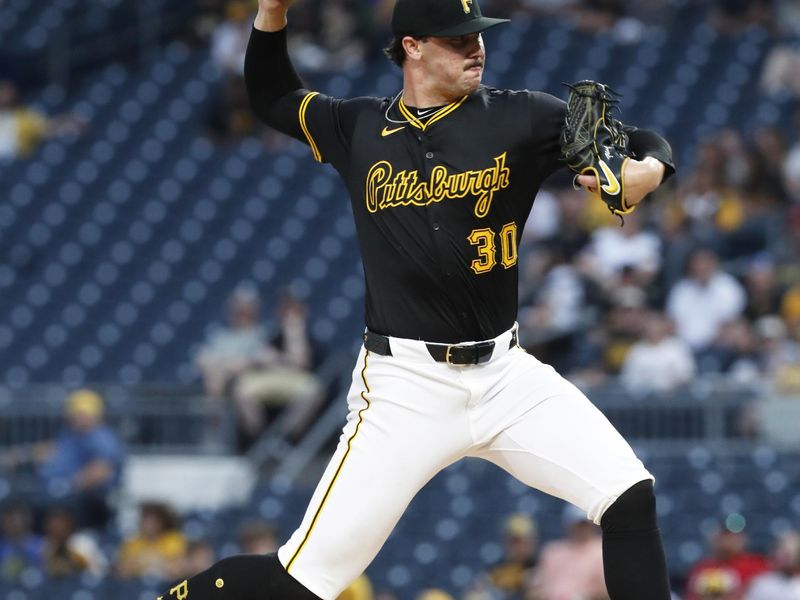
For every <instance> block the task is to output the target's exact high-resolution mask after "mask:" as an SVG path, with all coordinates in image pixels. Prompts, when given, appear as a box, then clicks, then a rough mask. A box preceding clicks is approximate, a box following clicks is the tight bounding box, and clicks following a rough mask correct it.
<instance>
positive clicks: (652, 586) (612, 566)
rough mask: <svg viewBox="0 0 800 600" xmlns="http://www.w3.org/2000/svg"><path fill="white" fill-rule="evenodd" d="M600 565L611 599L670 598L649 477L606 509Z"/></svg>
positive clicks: (665, 563) (652, 599)
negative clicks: (601, 565) (601, 563)
mask: <svg viewBox="0 0 800 600" xmlns="http://www.w3.org/2000/svg"><path fill="white" fill-rule="evenodd" d="M601 526H602V529H603V569H604V572H605V577H606V588H607V589H608V595H609V597H610V598H611V600H670V597H671V595H670V591H669V575H668V573H667V561H666V557H665V556H664V547H663V545H662V544H661V533H660V532H659V530H658V526H657V524H656V499H655V495H654V494H653V483H652V482H651V481H649V480H648V481H640V482H639V483H637V484H636V485H634V486H633V487H632V488H630V489H629V490H628V491H626V492H625V493H624V494H622V495H621V496H620V497H619V498H618V499H617V501H616V502H614V504H612V505H611V507H610V508H609V509H608V510H607V511H606V513H605V514H604V515H603V519H602V521H601Z"/></svg>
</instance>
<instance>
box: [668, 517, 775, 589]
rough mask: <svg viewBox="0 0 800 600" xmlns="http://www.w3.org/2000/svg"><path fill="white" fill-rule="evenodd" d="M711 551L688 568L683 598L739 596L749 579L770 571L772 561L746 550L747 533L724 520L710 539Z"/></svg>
mask: <svg viewBox="0 0 800 600" xmlns="http://www.w3.org/2000/svg"><path fill="white" fill-rule="evenodd" d="M709 545H710V549H711V555H710V556H709V557H707V558H703V559H701V560H700V561H699V562H698V563H697V564H696V565H695V566H694V567H692V569H691V571H690V572H689V578H688V580H687V583H686V593H685V598H684V600H705V599H706V598H715V599H719V600H740V599H741V598H742V595H743V594H744V592H745V590H746V589H747V586H748V584H749V583H750V580H751V579H752V578H753V577H755V576H756V575H760V574H761V573H763V572H765V571H767V570H768V569H769V563H768V562H767V560H766V559H765V558H764V557H763V556H760V555H758V554H749V553H748V552H746V548H747V536H746V535H745V533H744V532H743V531H740V530H738V529H737V530H736V531H731V530H730V529H729V528H728V527H726V526H725V525H724V524H722V525H721V526H720V528H719V529H717V530H716V531H715V532H714V533H713V534H712V536H711V538H710V540H709Z"/></svg>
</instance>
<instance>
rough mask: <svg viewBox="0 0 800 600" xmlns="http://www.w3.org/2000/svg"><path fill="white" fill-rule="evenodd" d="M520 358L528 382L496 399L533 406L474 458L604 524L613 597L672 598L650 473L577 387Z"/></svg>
mask: <svg viewBox="0 0 800 600" xmlns="http://www.w3.org/2000/svg"><path fill="white" fill-rule="evenodd" d="M523 360H524V361H525V362H531V361H532V362H531V364H530V365H529V367H534V368H531V369H529V370H530V372H531V373H533V375H532V376H531V378H530V381H526V376H525V375H523V376H521V377H519V378H517V379H515V380H514V381H513V382H512V384H511V385H509V386H508V387H507V388H506V389H504V390H503V392H502V396H504V397H502V398H498V399H497V400H498V404H499V405H503V404H504V403H505V402H506V401H508V397H507V395H508V394H513V395H515V396H516V398H515V400H516V401H517V402H520V401H521V402H523V403H525V402H528V403H529V405H530V406H531V407H532V408H531V409H530V410H528V411H527V412H525V413H524V414H522V415H521V416H520V417H519V418H518V419H516V420H515V421H514V422H513V423H511V424H510V425H508V426H507V427H506V428H505V429H504V430H503V431H502V432H500V433H499V434H498V435H497V436H496V437H495V438H494V439H493V440H492V441H491V442H490V443H489V444H488V445H487V446H486V447H484V448H483V449H482V451H481V452H480V454H479V456H482V457H484V458H486V459H488V460H490V461H492V462H494V463H496V464H497V465H499V466H500V467H502V468H504V469H505V470H507V471H508V472H509V473H511V474H512V475H513V476H514V477H516V478H517V479H519V480H521V481H522V482H524V483H526V484H527V485H530V486H531V487H534V488H537V489H540V490H542V491H545V492H547V493H549V494H552V495H554V496H557V497H559V498H562V499H564V500H567V501H568V502H571V503H572V504H575V505H576V506H578V507H580V508H582V509H583V510H585V511H586V513H587V515H588V516H589V518H591V519H592V520H593V521H594V522H595V523H597V524H599V525H601V527H602V529H603V548H604V571H605V575H606V585H607V587H608V591H609V594H610V596H611V598H612V600H669V598H670V592H669V584H668V578H667V567H666V563H665V560H664V552H663V549H662V546H661V539H660V535H659V533H658V529H657V526H656V512H655V497H654V496H653V494H652V479H653V478H652V476H651V475H650V473H649V472H648V471H647V470H646V469H645V468H644V465H642V463H641V461H640V460H639V459H638V458H636V455H635V454H634V452H633V450H632V449H631V447H630V445H629V444H628V443H627V442H626V441H625V440H624V439H623V438H622V436H621V435H620V434H619V433H618V432H617V431H616V429H615V428H614V427H613V425H611V423H610V422H609V421H608V419H606V417H605V416H604V415H603V414H602V413H601V412H600V411H599V410H598V409H597V408H596V407H595V406H594V405H593V404H592V403H591V402H589V400H588V399H587V398H586V396H585V395H584V394H583V393H582V392H581V391H580V390H578V389H577V388H576V387H575V386H574V385H572V384H571V383H569V382H568V381H566V380H565V379H563V378H562V377H561V376H560V375H558V373H556V372H555V371H554V370H553V369H550V368H549V367H545V368H544V369H543V368H541V363H539V362H538V361H536V360H535V359H533V358H532V357H527V358H524V359H523ZM537 365H538V366H537ZM531 390H535V392H533V393H532V392H531ZM532 395H535V396H538V397H532ZM633 565H636V567H637V572H636V574H635V575H634V574H633V571H632V568H633Z"/></svg>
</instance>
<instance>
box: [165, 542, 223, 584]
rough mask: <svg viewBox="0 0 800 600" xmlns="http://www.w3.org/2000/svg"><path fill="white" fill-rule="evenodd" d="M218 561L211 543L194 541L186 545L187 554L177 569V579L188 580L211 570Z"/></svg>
mask: <svg viewBox="0 0 800 600" xmlns="http://www.w3.org/2000/svg"><path fill="white" fill-rule="evenodd" d="M216 560H217V559H216V552H215V551H214V546H213V545H212V544H211V542H210V541H208V540H202V539H201V540H192V541H190V542H188V543H187V544H186V554H185V555H184V556H183V559H182V560H181V563H180V565H179V566H177V567H176V571H175V574H174V575H175V579H188V578H189V577H191V576H192V575H197V574H198V573H200V572H202V571H205V570H206V569H210V568H211V566H212V565H213V564H214V563H215V562H216Z"/></svg>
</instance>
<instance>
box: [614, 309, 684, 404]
mask: <svg viewBox="0 0 800 600" xmlns="http://www.w3.org/2000/svg"><path fill="white" fill-rule="evenodd" d="M643 333H644V335H643V337H642V339H641V340H640V341H638V342H636V343H635V344H633V346H631V349H630V350H629V351H628V354H627V355H626V356H625V361H624V362H623V364H622V382H623V384H624V385H625V387H627V388H628V389H630V390H631V391H634V392H667V391H670V390H673V389H675V388H677V387H679V386H682V385H685V384H686V383H688V382H689V381H690V380H691V378H692V376H693V375H694V374H695V371H696V370H697V368H696V365H695V361H694V356H692V351H691V350H690V349H689V346H687V345H686V342H684V341H683V340H681V339H680V338H677V337H675V336H674V335H673V331H672V323H671V322H670V321H669V319H667V318H666V316H665V315H663V314H661V313H659V312H655V311H653V312H651V313H649V314H648V315H647V317H646V320H645V324H644V332H643Z"/></svg>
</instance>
